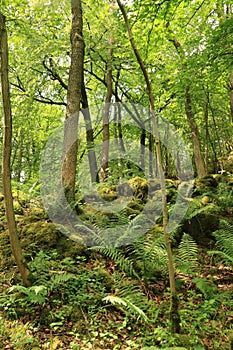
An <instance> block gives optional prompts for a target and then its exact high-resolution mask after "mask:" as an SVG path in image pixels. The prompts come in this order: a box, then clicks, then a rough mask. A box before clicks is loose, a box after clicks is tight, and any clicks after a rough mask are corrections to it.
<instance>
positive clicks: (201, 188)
mask: <svg viewBox="0 0 233 350" xmlns="http://www.w3.org/2000/svg"><path fill="white" fill-rule="evenodd" d="M217 186H218V181H217V180H216V178H215V177H214V176H213V175H207V176H204V177H202V178H200V179H199V178H198V179H196V180H195V184H194V194H195V195H199V194H202V193H205V192H207V191H209V190H212V191H213V190H214V189H216V187H217Z"/></svg>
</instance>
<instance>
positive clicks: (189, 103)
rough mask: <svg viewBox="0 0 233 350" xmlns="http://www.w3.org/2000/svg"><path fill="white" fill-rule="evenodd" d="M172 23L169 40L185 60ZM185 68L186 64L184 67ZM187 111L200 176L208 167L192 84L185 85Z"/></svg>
mask: <svg viewBox="0 0 233 350" xmlns="http://www.w3.org/2000/svg"><path fill="white" fill-rule="evenodd" d="M169 26H170V23H167V24H166V27H167V28H168V29H167V30H168V33H169V34H170V35H171V37H170V38H169V41H171V42H172V43H173V45H174V47H175V49H176V51H177V52H178V54H179V56H180V57H181V59H182V60H185V54H184V50H183V48H182V46H181V44H180V42H179V41H178V40H177V39H176V38H175V37H174V34H173V32H172V30H171V29H169ZM183 69H184V70H185V69H186V68H185V66H184V67H183ZM184 98H185V111H186V116H187V120H188V124H189V127H190V129H191V133H192V140H193V152H194V161H195V165H196V169H197V176H198V177H203V176H205V175H207V172H206V168H205V162H204V158H203V155H202V152H201V143H200V136H199V131H198V127H197V123H196V121H195V115H194V112H193V109H192V99H191V95H190V85H188V84H187V85H186V86H185V96H184Z"/></svg>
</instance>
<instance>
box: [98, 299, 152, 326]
mask: <svg viewBox="0 0 233 350" xmlns="http://www.w3.org/2000/svg"><path fill="white" fill-rule="evenodd" d="M103 301H105V302H106V303H108V302H109V303H111V304H112V305H120V306H123V307H124V308H125V309H126V310H129V311H130V313H132V314H134V315H135V316H136V317H137V319H141V320H143V321H144V322H148V321H149V319H148V317H147V316H146V314H145V313H144V311H143V310H142V309H140V308H139V307H138V306H136V305H135V304H134V303H132V302H131V301H130V300H129V299H128V298H122V297H118V296H114V295H108V296H106V297H104V298H103Z"/></svg>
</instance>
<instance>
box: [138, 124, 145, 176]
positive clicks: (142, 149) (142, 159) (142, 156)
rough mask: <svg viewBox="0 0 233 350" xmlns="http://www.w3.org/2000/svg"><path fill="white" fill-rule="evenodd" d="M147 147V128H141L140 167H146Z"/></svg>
mask: <svg viewBox="0 0 233 350" xmlns="http://www.w3.org/2000/svg"><path fill="white" fill-rule="evenodd" d="M145 147H146V130H145V129H142V130H141V135H140V162H139V164H140V167H141V168H142V169H144V168H145Z"/></svg>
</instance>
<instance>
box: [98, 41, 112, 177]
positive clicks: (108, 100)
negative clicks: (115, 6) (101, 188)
mask: <svg viewBox="0 0 233 350" xmlns="http://www.w3.org/2000/svg"><path fill="white" fill-rule="evenodd" d="M112 55H113V38H112V34H110V38H109V59H108V62H107V70H106V86H107V94H106V98H105V104H104V110H103V116H102V118H103V146H102V159H101V169H100V176H101V182H104V181H105V179H106V177H107V168H108V155H109V138H110V131H109V109H110V103H111V98H112V93H113V90H112Z"/></svg>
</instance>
